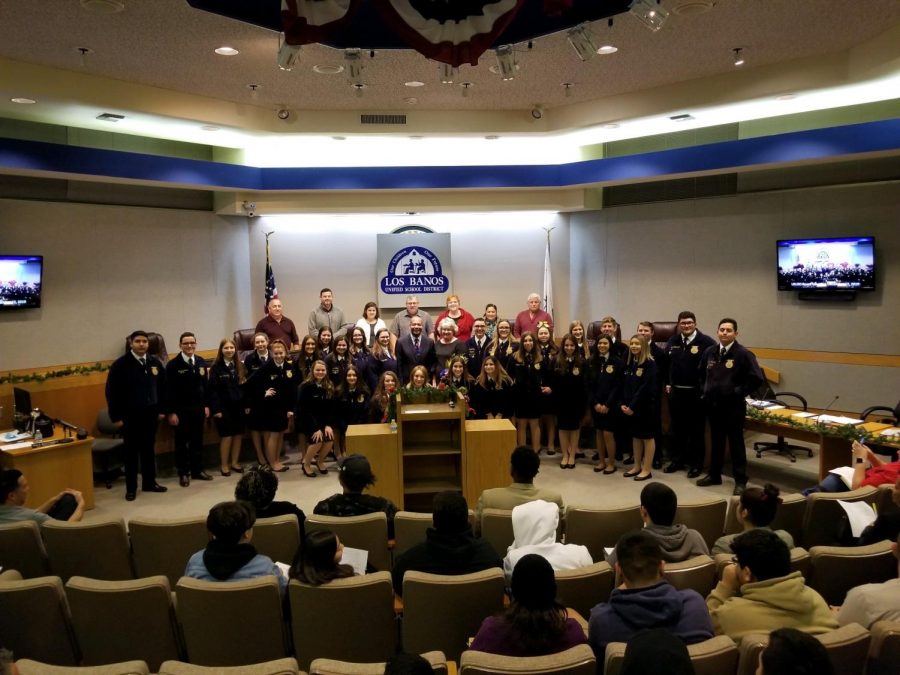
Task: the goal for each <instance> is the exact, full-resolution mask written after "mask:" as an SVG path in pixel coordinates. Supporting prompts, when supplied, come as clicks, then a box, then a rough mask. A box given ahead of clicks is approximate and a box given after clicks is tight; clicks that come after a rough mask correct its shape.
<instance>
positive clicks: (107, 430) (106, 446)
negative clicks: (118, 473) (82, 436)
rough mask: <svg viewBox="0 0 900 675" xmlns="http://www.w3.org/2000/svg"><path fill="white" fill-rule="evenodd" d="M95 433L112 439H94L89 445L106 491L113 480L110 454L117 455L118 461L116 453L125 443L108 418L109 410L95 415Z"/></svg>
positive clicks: (117, 453)
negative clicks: (97, 432)
mask: <svg viewBox="0 0 900 675" xmlns="http://www.w3.org/2000/svg"><path fill="white" fill-rule="evenodd" d="M97 431H99V432H100V433H101V434H107V435H109V436H111V437H112V438H95V439H94V442H93V443H92V444H91V455H92V456H93V458H94V459H95V460H96V462H97V464H98V465H99V468H100V471H99V473H100V477H101V480H103V482H104V483H105V484H106V489H107V490H109V489H110V488H111V487H112V479H113V474H111V473H110V466H109V458H110V454H111V453H115V454H116V455H119V457H117V459H118V460H120V459H121V457H120V455H121V453H120V452H118V451H119V450H120V449H121V448H123V447H125V441H123V440H122V430H121V429H120V428H119V427H117V426H116V425H115V424H113V421H112V420H111V419H110V418H109V410H107V409H106V408H103V410H101V411H99V412H98V413H97ZM118 466H121V461H119V463H118Z"/></svg>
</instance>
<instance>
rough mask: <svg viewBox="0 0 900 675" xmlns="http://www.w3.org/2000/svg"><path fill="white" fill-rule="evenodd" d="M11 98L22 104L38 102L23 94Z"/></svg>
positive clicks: (14, 101)
mask: <svg viewBox="0 0 900 675" xmlns="http://www.w3.org/2000/svg"><path fill="white" fill-rule="evenodd" d="M9 100H10V101H12V102H13V103H18V104H20V105H34V104H35V103H37V101H35V100H34V99H33V98H24V97H22V96H17V97H16V98H11V99H9Z"/></svg>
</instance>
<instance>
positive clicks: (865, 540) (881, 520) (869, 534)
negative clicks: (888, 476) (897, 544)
mask: <svg viewBox="0 0 900 675" xmlns="http://www.w3.org/2000/svg"><path fill="white" fill-rule="evenodd" d="M891 500H892V501H893V502H894V504H896V505H897V508H896V509H894V510H893V511H886V512H884V513H879V514H878V517H877V518H876V519H875V522H874V523H872V524H871V525H869V527H867V528H866V529H865V530H863V532H862V534H861V535H859V545H860V546H866V545H868V544H877V543H878V542H879V541H884V540H885V539H890V540H891V541H894V540H895V539H897V537H898V536H900V478H897V480H896V481H894V489H893V491H892V492H891Z"/></svg>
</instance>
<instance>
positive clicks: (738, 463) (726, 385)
mask: <svg viewBox="0 0 900 675" xmlns="http://www.w3.org/2000/svg"><path fill="white" fill-rule="evenodd" d="M737 334H738V330H737V321H735V320H734V319H731V318H726V319H722V320H721V321H720V322H719V330H718V338H719V344H718V345H713V346H711V347H709V348H708V349H707V350H706V351H705V352H704V353H703V359H702V360H701V363H700V373H701V377H702V378H703V401H704V403H705V404H706V414H707V416H708V418H709V440H710V459H709V469H708V470H707V473H706V475H705V476H703V478H701V479H700V480H698V481H697V485H699V486H701V487H704V486H706V485H721V484H722V464H723V463H724V461H725V441H726V439H727V440H728V447H729V449H730V450H731V468H732V472H733V473H734V494H735V495H740V494H743V492H744V488H745V487H746V486H747V448H746V446H745V445H744V417H745V416H746V414H747V409H746V403H745V401H744V399H745V398H746V397H747V396H748V395H749V394H751V393H752V392H754V391H756V390H757V389H758V388H759V387H760V385H762V383H763V382H764V379H763V374H762V371H761V370H760V368H759V364H758V363H757V362H756V356H754V355H753V352H751V351H749V350H747V349H746V348H745V347H743V346H742V345H740V344H738V341H737V339H736V338H737Z"/></svg>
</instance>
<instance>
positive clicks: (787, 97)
mask: <svg viewBox="0 0 900 675" xmlns="http://www.w3.org/2000/svg"><path fill="white" fill-rule="evenodd" d="M795 98H797V94H793V93H789V94H782V95H781V96H779V97H778V100H779V101H792V100H793V99H795Z"/></svg>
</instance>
